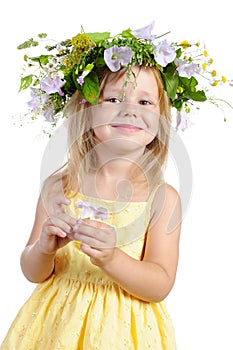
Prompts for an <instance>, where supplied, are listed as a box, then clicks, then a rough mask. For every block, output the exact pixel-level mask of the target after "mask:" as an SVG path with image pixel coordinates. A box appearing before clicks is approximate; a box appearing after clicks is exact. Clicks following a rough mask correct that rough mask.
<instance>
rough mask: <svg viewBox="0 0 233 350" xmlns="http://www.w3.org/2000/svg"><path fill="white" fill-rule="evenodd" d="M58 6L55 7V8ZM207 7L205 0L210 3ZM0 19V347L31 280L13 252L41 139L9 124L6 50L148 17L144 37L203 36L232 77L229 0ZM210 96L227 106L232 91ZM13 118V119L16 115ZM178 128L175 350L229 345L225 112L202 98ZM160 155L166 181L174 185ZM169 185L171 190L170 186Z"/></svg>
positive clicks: (23, 4)
mask: <svg viewBox="0 0 233 350" xmlns="http://www.w3.org/2000/svg"><path fill="white" fill-rule="evenodd" d="M61 4H62V5H61ZM210 4H211V5H210ZM1 11H2V18H4V19H5V20H6V24H5V25H4V26H3V24H1V26H2V28H1V41H0V45H1V56H0V59H1V62H0V63H1V65H0V68H1V71H0V72H1V73H0V89H1V90H0V96H1V128H0V130H1V138H0V139H1V147H0V150H1V229H0V232H1V244H0V278H1V287H0V343H1V341H2V340H3V337H4V336H5V334H6V331H7V330H8V328H9V326H10V324H11V322H12V320H13V318H14V317H15V315H16V313H17V311H18V310H19V308H20V307H21V305H22V304H23V302H24V301H25V300H26V298H27V297H28V296H29V295H30V294H31V291H32V290H33V288H34V285H33V284H31V283H29V282H28V281H27V280H26V279H25V278H24V277H23V275H22V273H21V270H20V267H19V256H20V253H21V251H22V249H23V247H24V245H25V244H26V241H27V239H28V237H29V234H30V230H31V227H32V223H33V219H34V212H35V205H36V201H37V197H38V193H39V186H40V165H41V158H42V156H43V152H44V148H45V146H46V144H47V141H48V140H47V139H46V138H45V137H43V136H41V135H40V130H39V129H38V128H36V126H35V125H34V124H31V125H30V124H29V125H24V126H23V127H20V126H19V125H14V123H13V119H12V116H13V115H20V114H21V113H22V112H23V111H24V110H25V108H26V107H25V103H26V98H25V97H23V96H24V95H23V94H22V93H21V94H20V96H19V94H18V88H19V75H20V72H21V71H20V66H21V63H22V52H19V51H17V50H16V46H17V45H18V44H20V43H22V42H23V41H24V40H26V39H29V38H30V37H33V36H35V35H36V34H37V33H40V32H47V33H48V34H49V35H50V37H52V38H55V39H58V40H60V39H66V38H69V37H72V36H74V35H75V34H77V33H78V32H79V31H80V26H81V25H83V26H84V29H85V31H87V32H88V31H105V30H106V31H111V32H112V33H114V34H116V33H118V32H120V31H121V30H122V29H126V28H128V27H131V28H133V29H137V28H140V27H142V26H145V25H147V24H149V23H150V22H151V21H153V20H155V28H154V34H162V33H164V32H166V31H169V30H171V32H172V34H171V38H174V39H177V40H178V41H179V40H183V39H187V40H190V41H195V42H196V41H198V40H200V39H201V40H203V41H204V42H205V43H206V45H207V49H208V51H209V53H210V54H211V56H212V57H213V58H214V59H215V62H214V63H215V68H216V70H217V71H219V72H221V73H222V74H225V75H227V76H229V77H231V78H233V68H232V62H233V50H232V39H231V32H232V28H231V25H230V23H231V20H232V11H231V9H230V2H229V1H228V0H222V1H221V4H219V3H218V4H217V5H214V4H213V3H212V2H208V3H207V2H203V1H199V0H198V1H195V2H192V3H188V2H187V1H186V0H181V1H178V2H177V1H173V2H171V4H169V2H168V1H167V2H166V4H165V3H164V2H157V1H154V0H153V1H152V0H150V1H149V0H148V1H144V2H142V3H139V4H137V5H136V3H135V1H133V2H130V1H125V0H124V1H122V0H118V1H112V2H110V1H109V0H108V1H107V0H105V1H102V2H98V1H88V2H80V1H69V0H67V1H65V2H61V3H59V2H58V1H44V0H40V1H39V2H32V1H28V0H22V1H19V2H15V3H14V4H13V3H12V2H7V4H4V9H2V10H1ZM215 91H216V94H217V93H219V94H220V95H221V97H226V98H227V99H228V100H230V101H231V103H232V102H233V87H232V88H225V89H223V88H216V90H215ZM16 120H17V119H16ZM192 120H193V122H194V125H193V126H192V127H191V129H189V130H187V131H185V132H184V133H182V132H181V133H180V137H181V138H182V140H183V142H184V144H185V145H186V149H187V151H188V154H189V157H190V159H191V163H192V174H193V185H192V197H191V201H190V203H189V207H188V209H187V210H186V212H185V218H184V222H183V229H182V236H181V244H180V262H179V270H178V274H177V280H176V284H175V286H174V288H173V290H172V292H171V294H170V295H169V297H168V298H167V304H168V308H169V311H170V314H171V316H172V319H173V322H174V326H175V329H176V337H177V346H178V350H197V349H198V350H209V349H211V350H217V349H224V350H225V349H226V350H228V349H232V348H233V344H232V315H233V301H232V295H233V284H232V268H233V254H232V233H233V229H232V218H233V215H232V207H233V206H232V196H233V190H232V178H233V170H232V167H231V163H232V150H233V137H232V133H233V110H230V109H227V122H225V123H224V122H223V114H222V113H221V112H220V111H219V110H217V109H216V108H215V107H213V106H211V105H209V104H207V106H203V108H202V109H201V111H200V112H199V113H198V114H196V115H195V116H193V118H192ZM177 174H178V172H177V171H176V169H175V166H174V164H173V163H172V162H171V161H170V162H169V165H168V170H167V174H166V177H167V180H168V182H170V183H171V184H172V185H174V186H178V187H179V184H178V181H177V176H178V175H177ZM178 190H179V188H178Z"/></svg>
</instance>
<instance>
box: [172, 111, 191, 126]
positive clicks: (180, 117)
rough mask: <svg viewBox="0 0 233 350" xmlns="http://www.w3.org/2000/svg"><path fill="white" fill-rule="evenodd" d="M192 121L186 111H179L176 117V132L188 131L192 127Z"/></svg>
mask: <svg viewBox="0 0 233 350" xmlns="http://www.w3.org/2000/svg"><path fill="white" fill-rule="evenodd" d="M192 124H193V123H192V121H191V119H190V118H189V117H188V114H187V113H186V112H185V111H178V112H177V116H176V131H178V130H182V131H184V130H186V129H187V128H189V127H190V126H191V125H192Z"/></svg>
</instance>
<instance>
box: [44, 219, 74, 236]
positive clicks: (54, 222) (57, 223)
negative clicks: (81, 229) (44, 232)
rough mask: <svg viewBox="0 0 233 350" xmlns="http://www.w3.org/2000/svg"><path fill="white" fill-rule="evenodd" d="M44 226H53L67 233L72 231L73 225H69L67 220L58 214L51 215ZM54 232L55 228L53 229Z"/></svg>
mask: <svg viewBox="0 0 233 350" xmlns="http://www.w3.org/2000/svg"><path fill="white" fill-rule="evenodd" d="M44 227H49V228H50V229H51V228H52V227H54V228H56V229H58V231H59V232H60V231H62V232H64V233H65V234H66V235H67V234H69V233H70V232H72V230H73V229H72V225H69V224H68V223H67V222H65V221H64V220H62V219H61V218H59V217H57V216H50V217H48V219H47V220H46V221H45V223H44ZM53 232H54V230H53Z"/></svg>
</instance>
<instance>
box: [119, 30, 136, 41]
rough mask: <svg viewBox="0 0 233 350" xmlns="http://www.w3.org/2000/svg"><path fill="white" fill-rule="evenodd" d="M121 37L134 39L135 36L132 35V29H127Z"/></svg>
mask: <svg viewBox="0 0 233 350" xmlns="http://www.w3.org/2000/svg"><path fill="white" fill-rule="evenodd" d="M121 36H122V38H126V39H127V38H134V35H133V34H132V32H131V29H130V28H129V29H126V30H123V31H122V32H121Z"/></svg>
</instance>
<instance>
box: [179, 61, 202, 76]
mask: <svg viewBox="0 0 233 350" xmlns="http://www.w3.org/2000/svg"><path fill="white" fill-rule="evenodd" d="M177 63H178V67H177V68H176V69H177V71H178V73H179V75H180V76H181V77H185V78H191V77H192V76H193V75H194V74H195V73H197V72H198V71H199V65H198V64H196V63H188V62H185V61H182V60H177Z"/></svg>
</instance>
